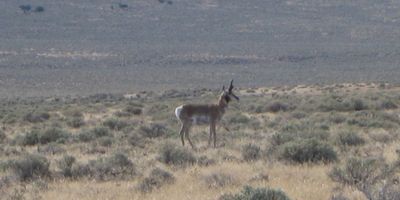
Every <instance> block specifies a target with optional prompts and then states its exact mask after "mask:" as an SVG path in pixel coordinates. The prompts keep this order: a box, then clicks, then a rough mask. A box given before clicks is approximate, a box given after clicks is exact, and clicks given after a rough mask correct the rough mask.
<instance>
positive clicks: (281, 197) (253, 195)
mask: <svg viewBox="0 0 400 200" xmlns="http://www.w3.org/2000/svg"><path fill="white" fill-rule="evenodd" d="M262 199H267V200H290V199H289V197H288V196H287V195H286V194H285V193H284V192H282V191H281V190H276V189H269V188H253V187H251V186H245V187H244V188H243V190H242V191H241V192H240V193H238V194H235V195H232V194H230V195H229V194H228V195H222V196H221V197H220V198H219V200H262Z"/></svg>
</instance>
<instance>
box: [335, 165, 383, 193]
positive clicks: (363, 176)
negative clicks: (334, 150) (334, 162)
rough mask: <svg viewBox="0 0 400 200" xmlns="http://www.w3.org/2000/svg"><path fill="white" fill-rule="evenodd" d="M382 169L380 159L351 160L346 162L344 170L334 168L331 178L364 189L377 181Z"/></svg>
mask: <svg viewBox="0 0 400 200" xmlns="http://www.w3.org/2000/svg"><path fill="white" fill-rule="evenodd" d="M381 167H382V160H380V159H376V158H366V159H361V158H350V159H348V160H347V161H346V164H345V167H344V168H339V167H335V168H333V170H332V171H331V172H330V174H329V176H330V178H331V179H332V180H334V181H336V182H339V183H343V184H346V185H351V186H357V187H359V188H364V187H366V186H367V185H368V184H373V183H374V182H375V181H376V180H377V179H376V178H377V177H378V176H379V175H380V172H379V170H380V168H381Z"/></svg>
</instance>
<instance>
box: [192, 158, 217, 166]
mask: <svg viewBox="0 0 400 200" xmlns="http://www.w3.org/2000/svg"><path fill="white" fill-rule="evenodd" d="M215 163H216V161H215V160H214V159H212V158H208V157H207V156H200V157H199V158H197V164H198V165H200V166H210V165H214V164H215Z"/></svg>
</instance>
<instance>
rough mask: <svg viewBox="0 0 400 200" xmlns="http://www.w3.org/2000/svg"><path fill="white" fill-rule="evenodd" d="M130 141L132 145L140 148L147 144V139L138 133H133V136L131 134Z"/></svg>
mask: <svg viewBox="0 0 400 200" xmlns="http://www.w3.org/2000/svg"><path fill="white" fill-rule="evenodd" d="M128 142H129V144H131V145H132V146H134V147H139V148H144V147H145V145H146V139H145V138H143V136H141V135H139V134H137V133H133V134H132V135H131V136H129V138H128Z"/></svg>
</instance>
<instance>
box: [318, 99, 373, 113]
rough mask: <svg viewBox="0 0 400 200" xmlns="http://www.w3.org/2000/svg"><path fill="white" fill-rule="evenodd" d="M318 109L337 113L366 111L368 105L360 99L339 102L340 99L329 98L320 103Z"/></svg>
mask: <svg viewBox="0 0 400 200" xmlns="http://www.w3.org/2000/svg"><path fill="white" fill-rule="evenodd" d="M322 102H323V103H322V104H320V105H319V106H318V108H319V109H320V110H322V111H324V112H330V111H339V112H349V111H361V110H367V109H368V105H367V104H366V103H365V102H364V101H363V100H361V99H351V100H344V101H343V100H341V99H340V98H336V97H333V98H329V99H325V100H323V101H322Z"/></svg>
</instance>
